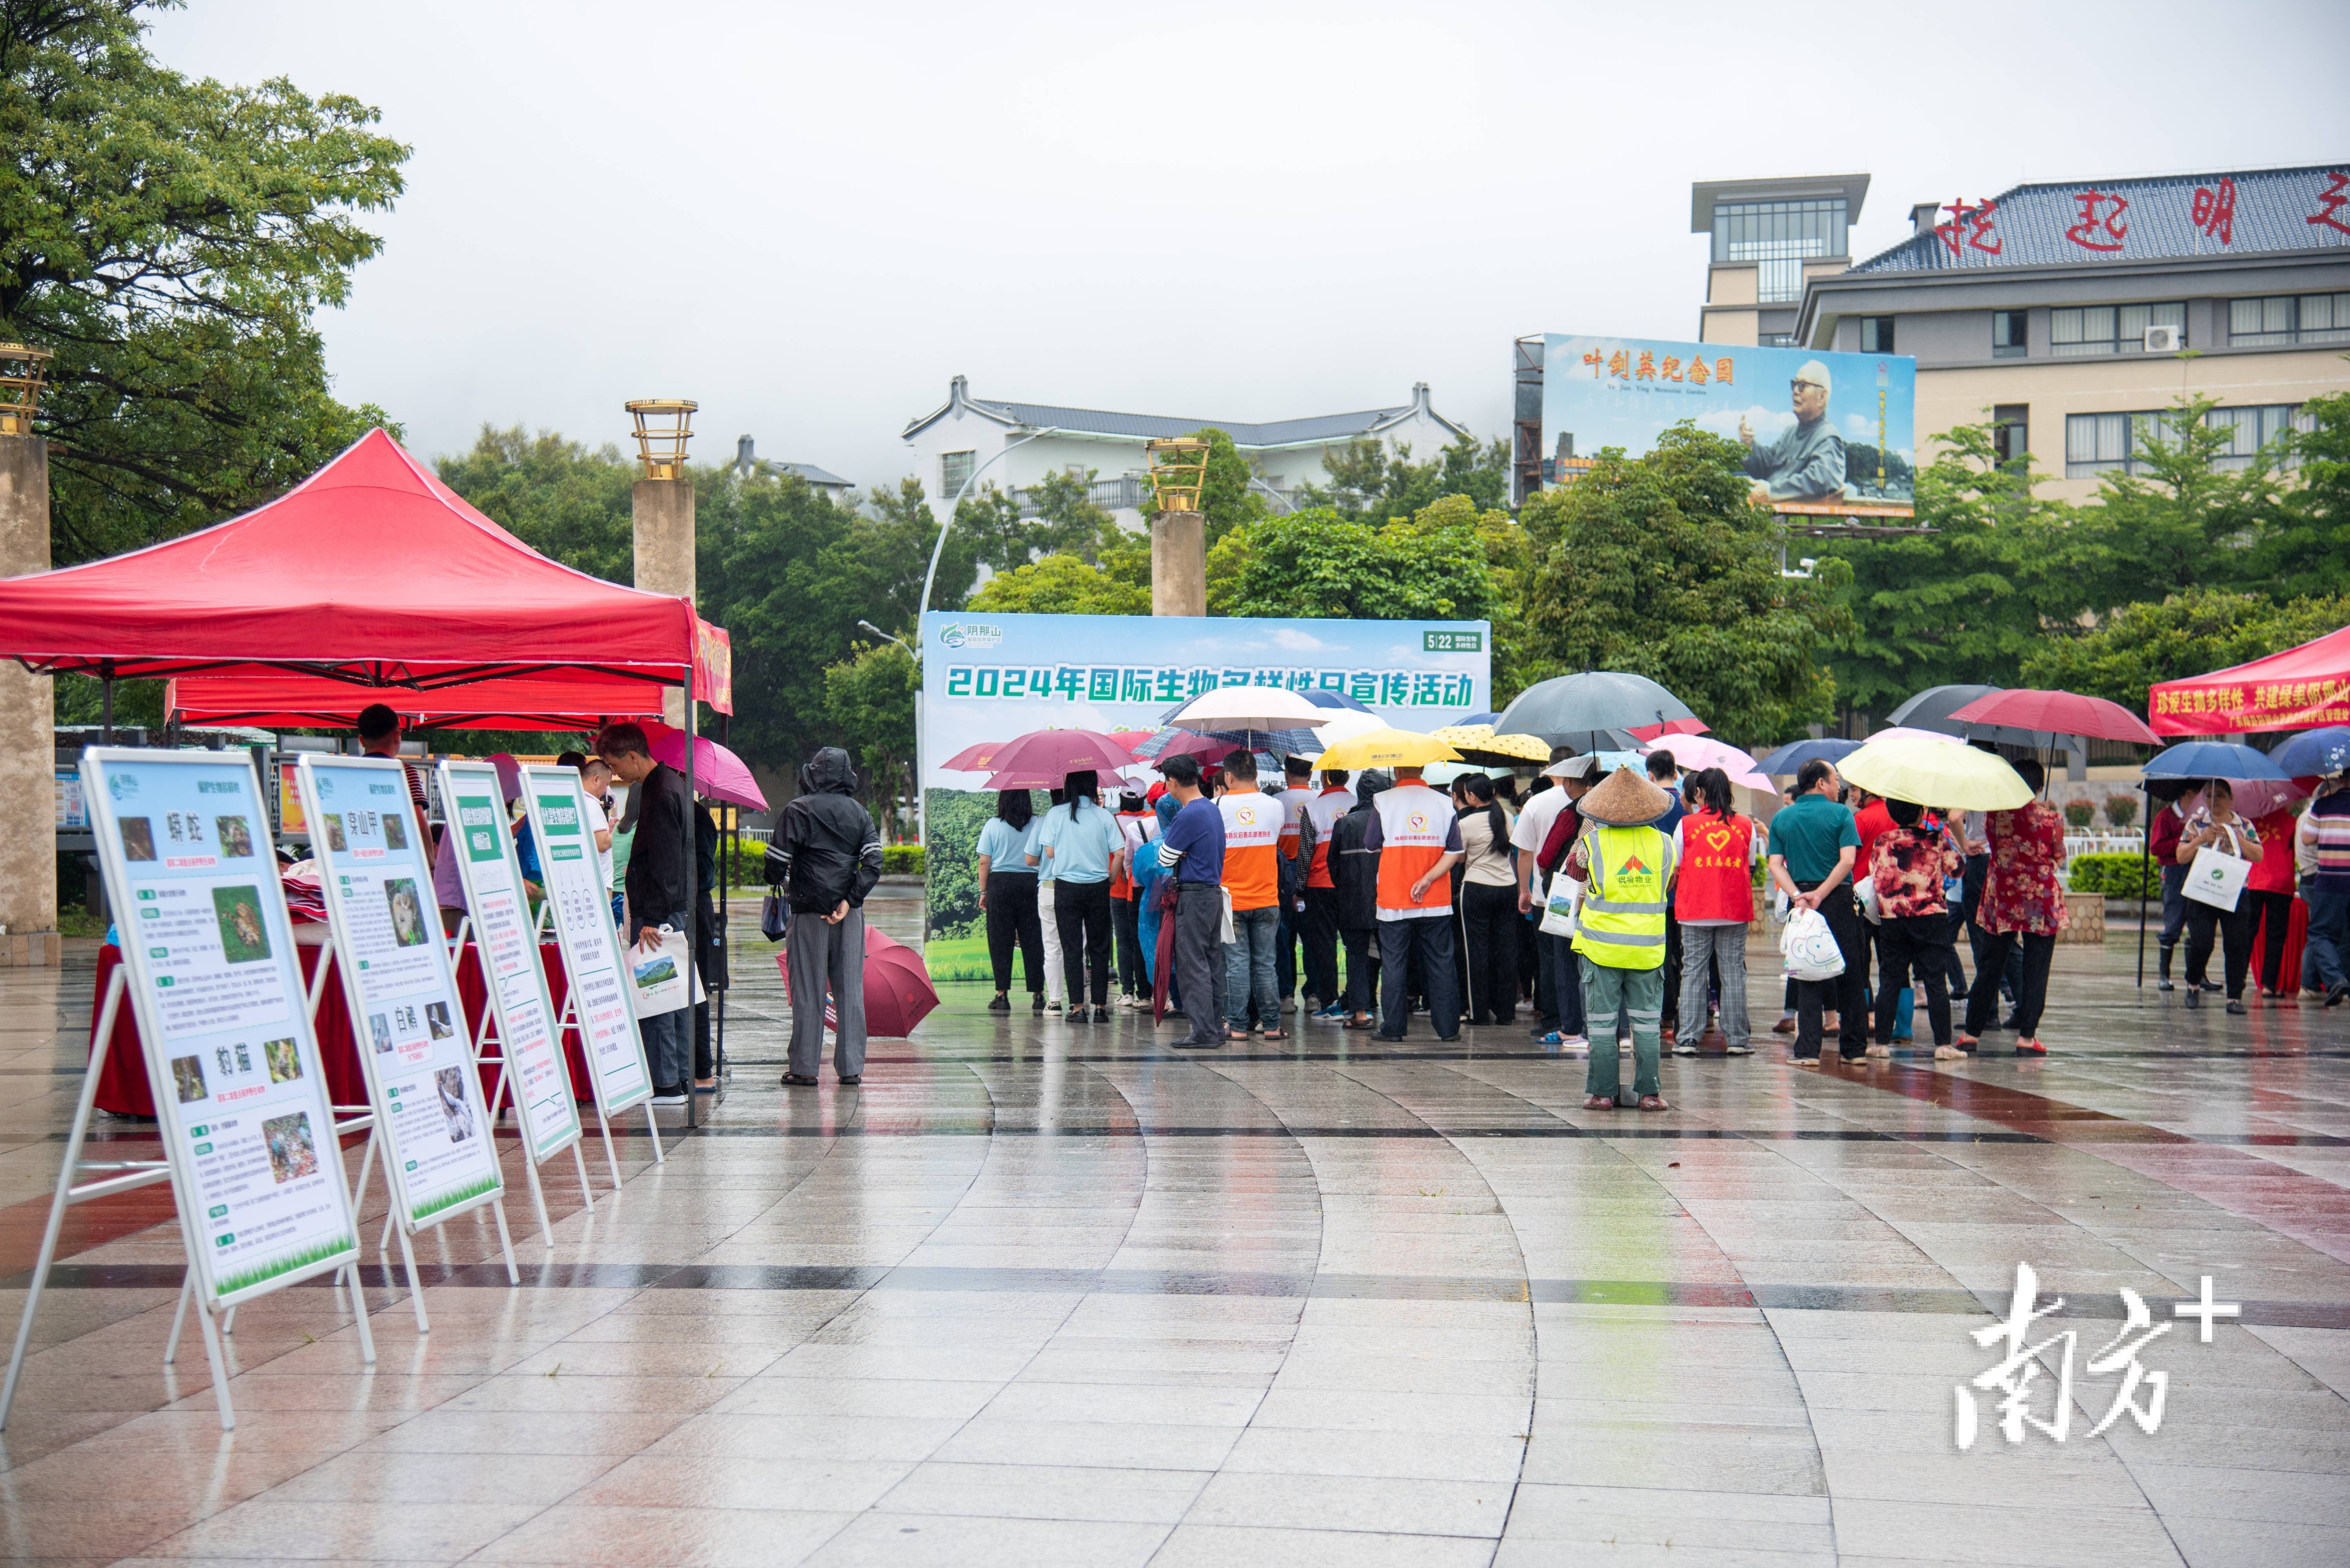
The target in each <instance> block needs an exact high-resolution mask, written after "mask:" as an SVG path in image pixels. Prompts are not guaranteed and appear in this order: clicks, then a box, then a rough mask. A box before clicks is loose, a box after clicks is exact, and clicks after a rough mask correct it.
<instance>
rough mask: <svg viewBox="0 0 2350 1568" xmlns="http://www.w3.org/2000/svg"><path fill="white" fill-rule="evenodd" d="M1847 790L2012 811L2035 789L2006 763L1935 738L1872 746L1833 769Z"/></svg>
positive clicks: (1900, 739)
mask: <svg viewBox="0 0 2350 1568" xmlns="http://www.w3.org/2000/svg"><path fill="white" fill-rule="evenodd" d="M1835 769H1836V772H1837V773H1838V774H1842V775H1843V776H1844V779H1845V782H1846V783H1847V784H1858V785H1859V786H1860V787H1861V788H1863V789H1865V790H1866V791H1868V792H1869V793H1870V794H1881V795H1883V796H1885V798H1886V799H1887V800H1906V801H1914V802H1916V803H1917V804H1918V805H1941V806H1950V807H1954V808H1955V809H1957V810H1960V811H2012V810H2014V809H2015V808H2016V807H2017V806H2019V805H2025V804H2026V803H2028V802H2029V801H2030V800H2031V799H2032V786H2031V785H2030V784H2025V783H2024V782H2023V779H2022V776H2021V775H2020V774H2017V773H2016V771H2015V770H2014V769H2013V768H2012V767H2009V766H2008V765H2007V760H2006V759H2005V758H2004V757H2000V756H1995V755H1993V754H1992V753H1990V752H1979V751H1977V750H1975V749H1974V748H1973V747H1972V746H1965V745H1958V746H1954V745H1951V744H1950V743H1949V742H1946V741H1944V740H1942V739H1941V738H1940V737H1939V736H1937V735H1902V736H1896V737H1894V738H1892V739H1890V740H1881V741H1871V742H1868V743H1867V744H1866V745H1865V746H1863V747H1861V748H1860V749H1859V750H1858V751H1856V752H1854V753H1851V754H1850V755H1848V756H1846V758H1845V759H1844V761H1842V762H1840V763H1836V764H1835Z"/></svg>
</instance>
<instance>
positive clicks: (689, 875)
mask: <svg viewBox="0 0 2350 1568" xmlns="http://www.w3.org/2000/svg"><path fill="white" fill-rule="evenodd" d="M596 754H597V755H598V756H599V757H601V758H603V759H604V761H605V762H607V763H610V764H611V768H612V772H613V774H615V775H617V776H618V777H619V780H620V782H621V783H623V784H627V785H628V786H629V819H630V820H631V821H632V822H633V823H634V824H635V827H636V836H635V837H634V838H632V839H631V840H630V841H629V873H628V877H627V879H626V881H627V888H628V894H629V942H630V944H631V945H633V944H636V943H638V942H639V941H641V940H643V938H644V934H645V932H647V931H649V930H657V929H660V927H662V926H667V927H668V928H669V929H671V930H673V931H682V930H684V929H685V923H686V909H687V908H688V906H689V905H691V902H692V901H693V854H692V850H691V847H690V846H688V844H687V842H686V831H687V829H686V801H685V780H684V778H683V777H681V775H680V774H678V772H677V770H676V769H674V768H671V767H670V766H669V765H668V764H667V763H657V762H655V761H653V759H652V747H651V745H650V742H647V741H646V739H645V732H644V729H643V727H642V726H640V725H637V724H607V725H606V726H604V729H603V730H602V732H599V733H598V735H597V737H596ZM692 1028H693V1024H692V1010H691V1008H680V1009H678V1010H677V1011H675V1012H657V1013H655V1014H654V1015H653V1016H652V1017H650V1018H647V1019H643V1020H640V1021H639V1023H638V1025H637V1031H638V1033H639V1035H641V1036H642V1038H643V1040H644V1043H645V1066H646V1068H647V1069H648V1070H649V1071H650V1073H651V1074H652V1077H653V1104H655V1105H657V1106H681V1105H683V1104H685V1095H686V1072H687V1069H688V1067H689V1066H690V1065H691V1063H690V1056H691V1050H692V1047H691V1039H692Z"/></svg>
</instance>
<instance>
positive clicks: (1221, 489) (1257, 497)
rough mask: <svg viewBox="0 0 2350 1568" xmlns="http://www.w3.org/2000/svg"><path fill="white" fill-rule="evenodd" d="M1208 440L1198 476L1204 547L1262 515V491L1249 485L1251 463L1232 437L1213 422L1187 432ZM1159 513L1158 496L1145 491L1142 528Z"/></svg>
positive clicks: (1252, 474) (1252, 477)
mask: <svg viewBox="0 0 2350 1568" xmlns="http://www.w3.org/2000/svg"><path fill="white" fill-rule="evenodd" d="M1191 435H1192V437H1193V438H1194V439H1197V440H1201V441H1206V442H1207V443H1208V466H1207V472H1205V473H1203V474H1202V475H1201V480H1200V513H1201V515H1202V516H1204V517H1205V518H1206V519H1207V520H1208V522H1207V535H1208V547H1209V548H1210V549H1211V550H1212V549H1213V548H1215V546H1216V545H1217V543H1218V542H1219V541H1221V540H1222V538H1223V536H1224V535H1226V534H1229V533H1231V532H1232V530H1233V529H1235V528H1239V527H1243V526H1245V525H1247V524H1251V523H1254V522H1256V521H1258V520H1259V519H1261V518H1263V516H1264V515H1265V514H1266V512H1267V510H1268V509H1267V507H1266V505H1265V500H1264V493H1263V491H1260V490H1257V489H1255V488H1254V487H1253V483H1254V481H1255V479H1256V477H1257V474H1256V468H1255V466H1254V465H1253V463H1251V462H1249V460H1248V459H1247V458H1245V457H1243V456H1242V455H1241V452H1240V448H1239V447H1238V446H1237V445H1235V444H1234V443H1233V441H1232V437H1231V436H1230V435H1228V434H1226V433H1225V432H1224V431H1220V430H1218V429H1217V428H1216V427H1215V426H1213V425H1209V426H1207V427H1206V428H1205V429H1202V430H1196V431H1192V432H1191ZM1158 515H1159V497H1158V496H1157V495H1155V494H1152V495H1146V496H1144V497H1143V500H1142V517H1143V523H1144V525H1145V526H1146V528H1147V527H1148V525H1149V521H1150V519H1152V518H1154V517H1156V516H1158Z"/></svg>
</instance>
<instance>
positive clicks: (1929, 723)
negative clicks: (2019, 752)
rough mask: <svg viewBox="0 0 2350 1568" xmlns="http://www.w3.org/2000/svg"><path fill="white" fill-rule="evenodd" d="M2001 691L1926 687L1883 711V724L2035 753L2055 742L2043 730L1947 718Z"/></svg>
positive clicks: (1993, 689) (1993, 688)
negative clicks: (1988, 742)
mask: <svg viewBox="0 0 2350 1568" xmlns="http://www.w3.org/2000/svg"><path fill="white" fill-rule="evenodd" d="M2005 690H2006V688H2005V687H2002V686H1929V687H1927V688H1926V690H1924V691H1920V692H1918V694H1917V695H1916V696H1914V697H1912V698H1910V699H1909V700H1908V701H1906V702H1904V703H1902V704H1901V706H1899V707H1898V708H1896V709H1895V710H1893V711H1892V712H1890V713H1888V714H1887V715H1886V718H1885V723H1886V727H1887V728H1891V727H1893V726H1895V725H1899V726H1903V727H1905V728H1908V729H1912V730H1931V731H1933V732H1935V733H1936V734H1938V735H1956V736H1957V737H1959V739H1960V740H1962V741H1990V742H1992V743H1994V744H1996V745H2002V746H2022V747H2024V748H2026V749H2027V750H2030V751H2035V752H2037V751H2043V750H2046V749H2050V748H2053V747H2054V746H2055V745H2057V744H2058V742H2057V739H2056V737H2055V736H2054V735H2053V734H2050V733H2049V732H2047V731H2045V730H2019V729H2016V728H2015V727H2014V726H2012V725H2010V724H1970V723H1966V722H1963V721H1960V720H1957V719H1953V718H1951V717H1950V715H1951V714H1953V713H1955V712H1957V711H1959V710H1960V709H1961V708H1963V707H1965V706H1966V705H1967V704H1968V703H1970V702H1972V701H1975V700H1976V699H1978V698H1981V697H1988V696H1990V695H1991V693H1992V692H1994V691H2005Z"/></svg>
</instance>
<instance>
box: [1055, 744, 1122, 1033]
mask: <svg viewBox="0 0 2350 1568" xmlns="http://www.w3.org/2000/svg"><path fill="white" fill-rule="evenodd" d="M1066 794H1067V797H1068V798H1067V799H1066V802H1065V803H1064V804H1062V805H1056V806H1055V807H1054V808H1053V809H1052V810H1050V811H1048V812H1046V813H1045V831H1044V834H1043V836H1042V839H1041V844H1042V846H1043V851H1044V852H1043V854H1042V856H1041V857H1035V858H1038V859H1039V860H1040V861H1041V862H1042V863H1045V864H1049V865H1050V866H1051V867H1052V868H1053V919H1054V920H1055V923H1057V924H1058V926H1059V927H1060V933H1061V955H1062V957H1061V962H1062V965H1063V968H1064V971H1065V973H1066V979H1067V981H1068V987H1069V1022H1070V1023H1076V1022H1077V1021H1078V1020H1079V1019H1080V1018H1082V1017H1083V1016H1084V1015H1085V1014H1084V1012H1083V1009H1084V1006H1085V984H1086V980H1087V975H1088V973H1090V976H1091V978H1092V981H1093V1006H1094V1012H1093V1017H1094V1022H1095V1023H1108V1022H1109V947H1110V919H1109V916H1110V909H1109V877H1110V869H1111V867H1112V866H1113V864H1114V863H1115V862H1116V860H1117V858H1118V856H1119V855H1120V854H1122V853H1123V852H1124V851H1125V849H1126V834H1125V832H1124V830H1123V829H1121V828H1120V827H1119V826H1118V817H1117V816H1116V815H1114V814H1113V813H1112V812H1111V811H1110V809H1109V808H1108V807H1107V806H1106V805H1102V803H1101V783H1100V780H1099V778H1098V777H1097V775H1096V774H1094V773H1093V772H1092V771H1091V770H1090V769H1088V770H1087V771H1086V772H1083V773H1075V774H1070V775H1069V776H1068V781H1067V786H1066Z"/></svg>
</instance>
